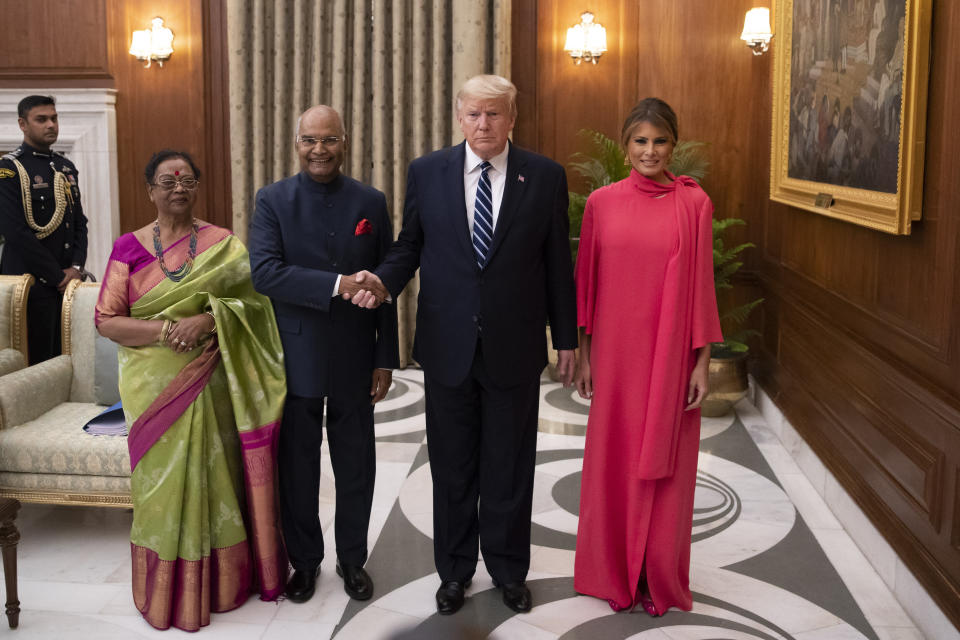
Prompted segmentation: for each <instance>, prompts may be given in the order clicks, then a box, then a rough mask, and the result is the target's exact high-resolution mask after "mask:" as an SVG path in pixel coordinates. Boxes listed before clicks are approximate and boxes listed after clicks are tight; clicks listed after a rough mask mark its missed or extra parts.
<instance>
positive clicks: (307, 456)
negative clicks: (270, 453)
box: [278, 395, 376, 571]
mask: <svg viewBox="0 0 960 640" xmlns="http://www.w3.org/2000/svg"><path fill="white" fill-rule="evenodd" d="M326 407H327V438H328V439H329V444H330V460H331V464H332V466H333V475H334V479H335V485H336V517H335V522H334V538H335V541H336V545H337V559H338V560H339V561H340V563H341V564H347V565H355V566H362V565H363V564H364V563H365V562H366V560H367V530H368V527H369V524H370V508H371V506H372V504H373V489H374V481H375V479H376V449H375V444H374V428H373V406H372V405H370V404H369V400H367V401H364V400H362V399H361V400H360V401H359V402H358V401H354V402H351V403H340V402H338V401H337V400H336V399H334V398H327V402H326ZM323 412H324V399H323V398H304V397H300V396H291V395H288V396H287V401H286V405H285V406H284V412H283V424H282V427H281V429H280V451H279V455H278V459H279V463H280V473H279V475H280V504H281V519H282V524H283V535H284V541H285V542H286V545H287V551H288V553H289V555H290V562H291V564H293V568H294V569H297V570H301V571H311V570H314V569H315V568H316V567H318V566H319V565H320V563H321V561H322V560H323V557H324V548H323V529H322V526H321V523H320V517H319V495H320V447H321V445H322V444H323V429H322V425H323Z"/></svg>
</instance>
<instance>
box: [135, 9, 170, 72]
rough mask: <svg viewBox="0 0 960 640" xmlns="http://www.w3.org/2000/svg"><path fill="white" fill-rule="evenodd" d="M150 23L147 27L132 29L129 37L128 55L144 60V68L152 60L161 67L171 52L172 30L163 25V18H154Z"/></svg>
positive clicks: (147, 66) (148, 65)
mask: <svg viewBox="0 0 960 640" xmlns="http://www.w3.org/2000/svg"><path fill="white" fill-rule="evenodd" d="M150 24H151V27H150V28H149V29H144V30H142V31H134V32H133V36H132V37H131V38H130V55H132V56H134V57H135V58H136V59H137V60H146V61H147V64H145V65H143V67H144V68H145V69H146V68H149V67H150V63H151V62H152V61H154V60H156V61H157V64H159V65H160V66H161V67H162V66H163V61H164V60H167V59H168V58H170V54H172V53H173V31H170V29H168V28H166V27H165V26H163V18H159V17H158V18H154V19H153V20H151V21H150Z"/></svg>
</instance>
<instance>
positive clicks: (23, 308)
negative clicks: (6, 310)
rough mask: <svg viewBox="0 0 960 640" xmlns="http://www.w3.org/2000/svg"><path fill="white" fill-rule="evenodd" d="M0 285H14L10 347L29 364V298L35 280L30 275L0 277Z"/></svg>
mask: <svg viewBox="0 0 960 640" xmlns="http://www.w3.org/2000/svg"><path fill="white" fill-rule="evenodd" d="M0 283H7V284H8V285H13V287H14V292H13V318H11V322H10V346H11V347H12V348H13V349H16V350H17V351H19V352H20V353H22V354H23V360H24V362H29V361H30V359H29V354H28V353H27V296H28V295H29V293H30V287H32V286H33V283H34V279H33V276H32V275H30V274H29V273H25V274H23V275H20V276H0Z"/></svg>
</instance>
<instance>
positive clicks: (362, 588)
mask: <svg viewBox="0 0 960 640" xmlns="http://www.w3.org/2000/svg"><path fill="white" fill-rule="evenodd" d="M337 575H338V576H340V577H341V578H343V590H344V591H346V592H347V595H348V596H350V597H351V598H353V599H354V600H369V599H370V597H371V596H372V595H373V580H371V579H370V574H368V573H367V572H366V570H364V568H363V567H356V566H353V565H350V564H345V565H342V566H341V565H340V563H339V562H338V563H337Z"/></svg>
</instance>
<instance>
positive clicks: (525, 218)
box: [376, 143, 577, 386]
mask: <svg viewBox="0 0 960 640" xmlns="http://www.w3.org/2000/svg"><path fill="white" fill-rule="evenodd" d="M464 157H465V143H460V144H459V145H457V146H455V147H450V148H447V149H441V150H440V151H435V152H433V153H431V154H429V155H426V156H423V157H421V158H417V159H416V160H414V161H413V162H412V163H411V164H410V169H409V171H408V173H407V193H406V200H405V202H404V209H403V229H402V230H401V232H400V236H399V238H398V239H397V241H396V242H395V243H394V245H393V247H392V248H391V249H390V253H389V254H387V257H386V259H385V260H384V262H383V264H381V265H380V267H378V268H377V269H376V273H377V275H379V276H380V278H381V279H382V280H383V282H384V284H385V285H386V286H387V289H388V290H389V291H390V293H391V295H393V297H394V299H396V297H397V295H398V294H399V293H400V291H401V290H402V289H403V287H404V286H405V285H406V283H407V281H408V280H410V278H411V277H412V276H413V274H414V272H415V271H416V269H417V267H418V266H419V267H420V297H419V300H418V308H417V332H416V340H415V342H414V357H415V358H416V359H417V361H418V362H420V364H421V365H423V368H424V370H425V371H426V372H427V373H428V374H429V375H430V376H433V377H435V378H436V379H437V380H438V381H439V382H440V383H441V384H445V385H448V386H454V385H457V384H459V383H460V382H462V381H463V380H464V379H465V378H466V376H467V373H468V372H469V370H470V366H471V363H472V362H473V357H474V353H475V350H476V344H477V339H478V337H480V336H482V339H481V344H482V349H483V357H484V363H485V364H486V366H487V368H488V370H489V372H490V373H491V375H492V376H493V377H494V378H495V379H496V380H498V381H500V382H502V383H503V384H504V385H505V386H511V385H516V384H520V383H523V382H529V380H530V379H531V376H533V377H536V376H538V375H539V374H540V371H541V370H542V369H543V367H544V365H545V364H546V362H547V352H546V337H545V333H546V332H545V327H546V324H547V319H548V318H549V320H550V327H551V333H552V334H553V341H554V345H553V346H554V348H557V349H573V348H575V347H576V346H577V317H576V303H575V294H574V286H573V267H572V265H571V261H570V242H569V240H568V233H569V221H568V219H567V178H566V174H565V173H564V171H563V167H561V166H560V165H559V164H557V163H556V162H553V161H552V160H550V159H548V158H545V157H543V156H540V155H537V154H535V153H531V152H529V151H525V150H523V149H519V148H517V147H515V146H513V145H510V151H509V155H508V157H507V177H506V184H505V186H504V193H503V202H502V203H501V206H500V214H499V217H498V220H497V225H496V229H494V234H493V244H492V246H491V248H490V253H489V255H488V256H487V262H486V264H485V265H484V267H483V269H481V268H480V267H479V266H477V263H476V258H475V255H474V252H473V246H472V242H471V238H470V233H469V230H468V227H467V204H466V203H465V202H464V194H463V162H464ZM470 206H473V203H471V204H470Z"/></svg>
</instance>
